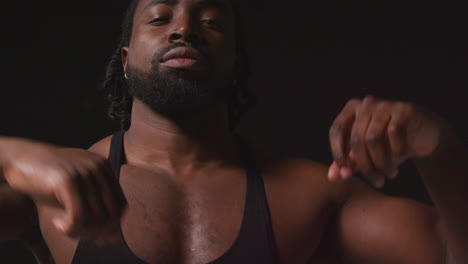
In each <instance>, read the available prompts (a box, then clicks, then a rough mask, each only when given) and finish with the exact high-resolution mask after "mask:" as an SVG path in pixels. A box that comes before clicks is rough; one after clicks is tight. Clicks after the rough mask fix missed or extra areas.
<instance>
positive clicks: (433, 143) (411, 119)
mask: <svg viewBox="0 0 468 264" xmlns="http://www.w3.org/2000/svg"><path fill="white" fill-rule="evenodd" d="M440 120H441V119H440V118H439V117H438V116H436V115H435V114H433V113H430V112H429V111H427V110H425V109H423V108H421V107H419V106H416V105H413V104H410V103H406V102H398V101H397V102H392V101H385V100H380V99H377V98H375V97H372V96H368V97H366V98H364V99H363V100H358V99H353V100H350V101H349V102H348V103H347V104H346V106H345V107H344V109H343V110H342V112H341V113H340V114H339V115H338V117H337V118H336V120H335V122H334V123H333V125H332V127H331V129H330V143H331V149H332V153H333V158H334V162H333V164H332V165H331V166H330V170H329V179H330V180H332V181H336V180H339V179H348V178H350V177H352V175H353V174H354V173H356V172H361V173H362V174H363V176H364V177H365V178H366V179H367V180H368V181H369V182H370V183H371V184H373V185H374V186H375V187H377V188H380V187H383V185H384V184H385V179H386V178H388V179H394V178H396V177H397V175H398V168H399V166H400V165H401V164H402V163H403V162H405V161H406V160H408V159H413V158H423V157H427V156H430V155H431V154H432V153H434V151H435V150H436V149H437V148H438V147H439V144H440V138H441V136H440V135H441V132H442V129H443V125H442V122H441V121H440Z"/></svg>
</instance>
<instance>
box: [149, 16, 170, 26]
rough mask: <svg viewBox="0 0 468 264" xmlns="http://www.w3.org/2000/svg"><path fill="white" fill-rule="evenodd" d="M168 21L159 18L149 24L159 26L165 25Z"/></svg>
mask: <svg viewBox="0 0 468 264" xmlns="http://www.w3.org/2000/svg"><path fill="white" fill-rule="evenodd" d="M168 20H169V19H168V18H165V17H158V18H155V19H153V20H151V21H150V22H149V24H156V25H158V24H164V23H166V22H167V21H168Z"/></svg>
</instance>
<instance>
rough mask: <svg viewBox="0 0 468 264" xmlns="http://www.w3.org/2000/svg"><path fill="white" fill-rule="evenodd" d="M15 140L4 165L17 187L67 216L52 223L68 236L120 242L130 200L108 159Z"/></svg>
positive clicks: (4, 153) (5, 146) (7, 149)
mask: <svg viewBox="0 0 468 264" xmlns="http://www.w3.org/2000/svg"><path fill="white" fill-rule="evenodd" d="M11 141H13V140H10V143H9V144H2V145H1V148H2V150H1V152H2V156H3V157H2V162H1V163H2V164H1V165H2V172H3V175H4V177H5V179H6V181H7V182H8V184H9V186H10V187H11V188H12V189H14V190H17V191H19V192H22V193H24V194H25V195H28V196H29V197H30V198H31V199H32V200H33V201H34V202H35V203H36V204H37V205H46V206H52V207H56V208H59V209H60V211H61V212H62V213H61V214H60V215H58V216H57V217H56V218H54V219H52V222H53V224H54V226H55V227H56V228H57V229H59V230H60V231H61V232H63V233H64V234H65V235H67V236H69V237H72V238H78V237H80V238H87V239H92V240H96V241H97V242H99V243H104V242H111V241H116V240H117V239H119V237H120V229H119V225H120V217H121V216H122V213H123V211H124V209H125V207H126V200H125V197H124V195H123V192H122V189H121V188H120V185H119V183H118V182H117V180H116V179H115V178H114V177H113V173H112V170H111V169H110V167H109V164H108V162H107V160H105V159H103V158H102V157H100V156H99V155H97V154H94V153H92V152H89V151H86V150H82V149H64V148H59V147H56V146H52V145H47V144H42V143H37V142H33V141H27V140H15V142H14V143H11Z"/></svg>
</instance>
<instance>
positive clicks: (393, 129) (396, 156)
mask: <svg viewBox="0 0 468 264" xmlns="http://www.w3.org/2000/svg"><path fill="white" fill-rule="evenodd" d="M401 111H402V109H400V108H399V107H396V108H395V109H394V110H393V113H392V116H391V120H390V122H389V125H388V128H387V129H388V131H387V134H388V140H389V147H390V152H391V159H392V162H393V163H394V164H398V165H400V164H401V163H402V162H403V161H404V160H405V155H406V154H405V153H406V152H407V150H406V149H407V146H406V140H405V137H406V135H405V125H404V124H405V123H406V118H405V117H404V115H402V112H401Z"/></svg>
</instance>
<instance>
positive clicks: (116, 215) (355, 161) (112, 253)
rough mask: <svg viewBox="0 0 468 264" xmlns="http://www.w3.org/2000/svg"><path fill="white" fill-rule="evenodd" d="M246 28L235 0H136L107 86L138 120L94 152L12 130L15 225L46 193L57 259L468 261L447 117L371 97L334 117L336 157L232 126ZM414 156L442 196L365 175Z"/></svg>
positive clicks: (49, 238) (461, 191)
mask: <svg viewBox="0 0 468 264" xmlns="http://www.w3.org/2000/svg"><path fill="white" fill-rule="evenodd" d="M238 33H239V32H238V27H237V25H236V23H235V12H234V7H233V4H232V3H231V2H230V1H228V0H178V1H177V0H174V1H171V0H139V1H138V0H136V1H132V3H131V5H130V8H129V11H128V16H127V21H126V23H124V31H123V38H122V42H121V45H120V46H119V49H118V51H117V52H116V53H115V54H114V56H113V58H112V60H111V63H110V65H109V68H108V72H107V80H106V83H105V86H104V87H105V89H107V90H108V91H109V94H110V99H111V103H112V104H111V113H112V114H113V116H114V117H117V118H119V119H120V120H121V121H122V124H123V127H124V129H125V130H126V131H125V133H123V132H122V133H117V134H115V135H113V136H110V137H107V138H105V139H103V140H101V141H100V142H98V143H96V144H95V145H94V146H93V147H91V148H90V150H89V152H88V151H84V150H76V149H62V148H58V147H55V146H50V145H45V144H42V143H37V142H30V141H25V140H21V139H1V140H0V150H1V153H0V164H2V172H3V175H4V177H5V179H6V182H7V183H8V186H7V187H4V190H3V193H4V194H3V196H2V199H3V202H2V203H1V207H2V208H1V209H2V210H3V211H2V212H9V213H8V216H9V221H10V223H9V224H8V225H6V224H3V225H2V229H3V230H2V234H3V235H4V237H7V235H9V236H10V237H18V234H24V231H27V230H28V229H31V228H33V227H32V224H31V223H30V224H28V223H27V221H26V219H27V217H28V216H31V215H34V214H35V210H34V209H35V208H36V209H37V214H38V217H39V223H40V229H41V231H42V235H43V238H44V240H45V242H46V243H47V245H48V247H49V249H50V251H51V253H52V256H53V258H54V260H55V262H56V263H59V264H62V263H63V264H66V263H75V264H78V263H314V262H313V261H320V260H326V259H336V260H338V261H342V263H402V264H405V263H412V264H413V263H468V252H467V250H466V248H467V245H468V230H467V224H466V223H467V222H468V212H467V210H461V209H460V206H461V205H463V204H465V203H466V202H467V201H468V194H467V192H466V186H467V184H466V183H467V175H466V169H467V163H466V159H467V153H466V149H464V148H463V147H462V146H461V143H460V142H459V140H457V137H456V135H455V133H454V132H453V131H452V129H451V128H450V125H448V124H446V122H445V121H444V120H443V119H441V118H440V117H438V116H437V115H435V114H433V113H430V112H429V111H427V110H423V109H420V108H419V107H417V106H414V105H411V104H408V103H403V102H389V101H384V100H380V99H376V98H373V97H366V98H365V99H363V100H351V101H350V102H349V103H348V104H347V105H346V107H345V108H344V109H343V111H342V112H341V113H340V115H339V116H338V117H337V119H336V121H335V123H334V124H333V126H332V128H331V130H330V142H331V147H332V152H333V155H334V159H335V162H334V163H333V164H332V165H331V166H330V167H329V168H328V167H327V166H324V165H321V164H317V163H314V162H311V161H305V160H297V159H286V160H285V159H278V158H276V157H274V156H273V155H270V154H269V153H267V152H266V151H260V150H254V149H253V148H251V147H250V146H248V145H247V144H246V143H245V142H244V141H243V140H242V139H240V138H238V137H236V136H233V135H232V133H231V131H232V127H233V126H234V125H235V121H236V120H237V118H238V116H239V114H240V113H241V111H242V110H243V107H244V106H245V105H246V104H245V103H246V102H248V100H247V98H248V93H246V91H245V90H243V89H242V88H240V87H241V85H242V82H243V79H244V76H245V68H244V67H243V65H244V64H243V61H244V59H245V58H244V57H243V53H242V49H241V46H240V44H239V43H240V41H239V34H238ZM130 110H131V111H130ZM106 159H108V160H109V164H110V168H109V166H108V163H107V161H106ZM408 159H411V160H413V161H414V162H415V163H416V166H417V167H418V169H419V171H420V173H421V177H422V179H423V181H424V183H425V185H426V187H427V189H428V190H429V192H430V194H431V198H432V199H433V201H434V204H435V207H434V208H431V207H429V206H425V205H422V204H419V203H417V202H414V201H410V200H406V199H400V198H392V197H387V196H384V195H382V194H379V193H378V192H376V191H374V190H373V189H372V188H370V187H369V186H367V185H366V184H364V183H362V182H361V181H359V180H357V179H355V178H354V177H352V176H353V175H354V174H355V173H357V172H361V173H362V174H363V175H364V176H365V177H366V178H367V179H368V181H369V183H371V184H372V185H374V186H376V187H381V186H382V185H383V184H384V182H385V179H387V178H390V179H391V178H395V177H396V176H397V175H398V166H399V165H400V164H401V163H402V162H404V161H406V160H408ZM111 169H112V170H113V171H114V173H112V171H111ZM31 201H33V203H31ZM12 208H14V210H12ZM7 210H10V211H7ZM13 212H14V213H13ZM2 215H3V213H2ZM13 223H14V224H13ZM7 231H9V232H7Z"/></svg>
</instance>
